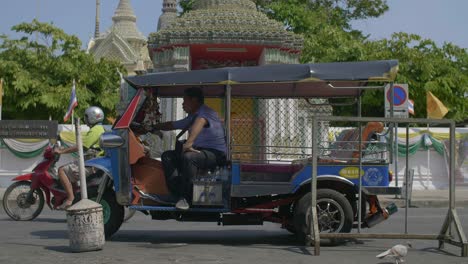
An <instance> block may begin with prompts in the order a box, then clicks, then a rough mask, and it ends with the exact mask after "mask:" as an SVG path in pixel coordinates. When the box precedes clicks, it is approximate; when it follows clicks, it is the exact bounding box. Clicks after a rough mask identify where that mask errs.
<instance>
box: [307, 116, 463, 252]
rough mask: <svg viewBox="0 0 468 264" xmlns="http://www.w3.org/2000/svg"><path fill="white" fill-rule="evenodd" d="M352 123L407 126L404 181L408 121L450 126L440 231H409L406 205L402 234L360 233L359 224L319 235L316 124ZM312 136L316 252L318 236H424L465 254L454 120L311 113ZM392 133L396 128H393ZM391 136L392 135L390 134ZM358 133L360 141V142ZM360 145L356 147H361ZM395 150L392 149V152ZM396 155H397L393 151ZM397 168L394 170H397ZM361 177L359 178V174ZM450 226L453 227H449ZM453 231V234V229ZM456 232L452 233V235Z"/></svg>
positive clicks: (313, 225)
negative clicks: (354, 228) (457, 191)
mask: <svg viewBox="0 0 468 264" xmlns="http://www.w3.org/2000/svg"><path fill="white" fill-rule="evenodd" d="M334 121H341V122H343V121H344V122H355V123H357V124H358V127H362V126H361V125H362V124H363V123H368V122H382V123H385V124H394V126H392V127H393V128H396V127H398V125H404V126H405V127H406V144H407V148H406V171H405V175H406V180H407V181H408V177H409V175H410V168H409V166H408V165H409V158H408V157H409V153H408V142H409V127H410V125H411V124H428V125H429V124H432V125H434V124H436V125H447V126H449V127H450V138H449V208H448V212H447V215H446V217H445V221H444V223H443V225H442V227H441V231H440V232H439V233H438V234H411V233H408V210H409V206H406V210H405V231H404V233H393V234H381V233H380V234H379V233H366V234H362V233H360V225H358V226H359V228H358V233H347V234H346V233H327V234H320V233H319V228H318V220H317V219H318V218H317V161H318V159H319V155H320V149H319V145H320V142H319V141H318V140H319V139H318V138H317V135H319V131H318V128H319V124H320V123H322V122H334ZM312 128H313V129H312V138H314V139H316V140H314V141H313V142H312V143H313V144H312V159H311V161H310V162H311V165H312V175H311V177H312V181H311V191H312V208H311V211H312V217H311V223H310V225H311V233H310V238H311V241H312V242H313V243H314V252H315V255H319V254H320V239H322V238H334V239H340V238H355V239H356V238H374V239H423V240H438V241H439V248H442V247H443V246H444V244H445V243H448V244H452V245H455V246H457V247H460V248H461V256H462V257H468V241H467V239H466V235H465V233H464V231H463V228H462V226H461V223H460V219H459V217H458V213H457V210H456V208H455V173H454V169H455V158H454V157H455V122H454V121H452V120H434V119H416V118H415V119H406V118H365V117H332V116H314V117H312ZM394 133H395V134H396V133H397V131H396V129H395V131H394ZM390 138H392V137H390ZM361 140H362V139H361V137H360V136H359V141H361ZM361 146H362V145H361V144H359V148H361ZM394 153H395V151H394ZM395 155H396V154H395ZM358 160H359V166H360V167H362V157H361V156H359V157H358ZM396 171H397V170H396ZM360 178H361V177H360ZM361 191H362V184H361V181H360V182H359V202H358V218H359V219H358V222H359V223H361V210H362V208H361V193H362V192H361ZM405 201H406V205H409V196H408V192H406V194H405ZM452 227H453V229H454V230H453V229H452ZM453 231H455V233H454V232H453ZM454 234H455V235H454Z"/></svg>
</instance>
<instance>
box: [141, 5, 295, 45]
mask: <svg viewBox="0 0 468 264" xmlns="http://www.w3.org/2000/svg"><path fill="white" fill-rule="evenodd" d="M302 42H303V38H302V37H301V36H300V35H296V34H294V33H293V32H290V31H287V30H285V29H284V25H283V24H281V23H279V22H277V21H275V20H272V19H269V18H268V17H267V16H266V15H265V14H264V13H261V12H259V11H257V8H256V5H255V3H254V2H252V1H251V0H195V1H194V5H193V10H192V11H190V12H188V13H186V14H184V15H183V16H181V17H178V18H177V19H175V20H174V21H173V22H172V23H171V24H170V25H169V26H167V27H166V28H163V29H161V30H160V31H158V32H155V33H151V34H150V36H149V46H150V47H153V48H158V47H164V46H172V45H186V44H207V43H216V44H219V43H224V44H246V45H262V46H273V47H280V48H287V49H292V50H301V49H302Z"/></svg>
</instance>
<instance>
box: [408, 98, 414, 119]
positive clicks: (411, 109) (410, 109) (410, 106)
mask: <svg viewBox="0 0 468 264" xmlns="http://www.w3.org/2000/svg"><path fill="white" fill-rule="evenodd" d="M408 113H410V114H412V115H414V101H413V100H411V99H408Z"/></svg>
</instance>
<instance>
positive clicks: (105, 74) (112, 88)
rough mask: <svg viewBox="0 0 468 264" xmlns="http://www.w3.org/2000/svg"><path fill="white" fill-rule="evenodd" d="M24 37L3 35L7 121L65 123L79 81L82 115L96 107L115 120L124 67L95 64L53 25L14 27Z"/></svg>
mask: <svg viewBox="0 0 468 264" xmlns="http://www.w3.org/2000/svg"><path fill="white" fill-rule="evenodd" d="M12 30H13V31H16V32H18V33H19V34H20V35H21V37H20V38H18V39H11V38H8V37H7V36H0V76H1V77H2V78H3V79H4V81H5V83H4V98H3V99H4V100H3V103H4V105H3V114H2V115H3V118H4V119H48V118H49V116H51V117H52V118H53V119H55V120H59V122H61V121H62V120H63V116H64V114H65V112H66V109H67V107H68V102H69V97H70V92H71V87H72V82H73V79H75V80H76V91H77V97H78V107H77V108H76V109H75V112H76V114H77V116H81V115H82V113H83V112H84V110H85V109H86V108H87V107H88V106H90V105H96V106H100V107H102V109H103V110H104V111H105V113H106V114H107V115H108V116H113V115H115V105H116V104H117V102H118V99H119V96H118V87H119V75H118V73H117V70H118V69H119V70H120V71H124V69H123V68H122V67H121V66H120V64H119V63H118V62H115V61H108V60H100V61H95V59H94V57H93V56H92V55H91V54H87V53H86V52H85V51H83V50H81V41H80V40H79V39H78V38H77V37H76V36H73V35H68V34H66V33H65V32H63V30H61V29H59V28H57V27H55V26H53V25H51V24H48V23H41V22H39V21H37V20H33V21H32V22H31V23H21V24H19V25H16V26H14V27H13V28H12Z"/></svg>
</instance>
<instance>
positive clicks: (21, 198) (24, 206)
mask: <svg viewBox="0 0 468 264" xmlns="http://www.w3.org/2000/svg"><path fill="white" fill-rule="evenodd" d="M30 190H31V182H29V181H20V182H15V183H13V184H12V185H10V186H9V187H8V188H7V189H6V191H5V194H4V195H3V209H4V210H5V212H6V214H7V215H8V216H9V217H11V219H13V220H16V221H31V220H33V219H34V218H36V217H37V216H38V215H39V214H40V213H41V212H42V209H43V208H44V203H45V200H44V194H43V193H42V190H41V189H36V190H34V192H33V195H32V198H31V200H29V201H28V194H29V191H30Z"/></svg>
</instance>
